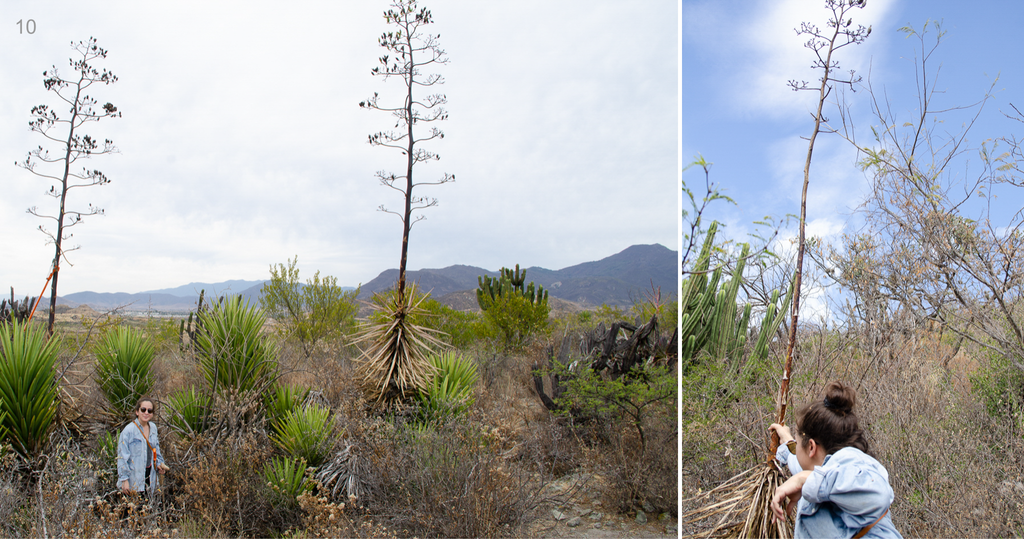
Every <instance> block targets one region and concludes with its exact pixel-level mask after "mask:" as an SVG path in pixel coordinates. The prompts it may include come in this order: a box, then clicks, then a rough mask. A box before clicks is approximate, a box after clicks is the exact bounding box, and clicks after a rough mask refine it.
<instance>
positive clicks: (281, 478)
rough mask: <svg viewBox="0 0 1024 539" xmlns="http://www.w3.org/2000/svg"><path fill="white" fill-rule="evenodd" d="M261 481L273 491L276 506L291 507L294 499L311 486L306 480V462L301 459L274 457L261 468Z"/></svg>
mask: <svg viewBox="0 0 1024 539" xmlns="http://www.w3.org/2000/svg"><path fill="white" fill-rule="evenodd" d="M263 480H264V481H266V484H267V486H268V487H269V488H270V490H272V491H274V494H275V496H274V498H275V500H274V501H275V502H276V504H278V505H292V504H294V503H295V498H297V497H298V496H299V494H302V493H303V492H304V491H307V490H311V489H312V487H313V485H312V483H311V482H310V481H309V480H308V479H306V461H305V460H303V459H301V458H291V457H274V458H273V459H271V460H270V462H268V463H267V464H266V465H265V466H264V467H263Z"/></svg>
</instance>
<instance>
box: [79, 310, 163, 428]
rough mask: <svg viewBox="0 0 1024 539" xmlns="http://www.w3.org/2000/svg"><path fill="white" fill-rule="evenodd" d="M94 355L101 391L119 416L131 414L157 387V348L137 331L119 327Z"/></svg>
mask: <svg viewBox="0 0 1024 539" xmlns="http://www.w3.org/2000/svg"><path fill="white" fill-rule="evenodd" d="M94 353H95V354H96V381H97V382H98V383H99V386H100V391H102V392H103V395H104V396H106V397H107V401H109V402H110V406H111V409H112V410H113V412H114V413H115V414H117V415H118V416H119V417H121V416H125V415H129V413H130V412H131V410H132V408H134V407H135V403H136V402H137V401H138V400H139V399H140V398H141V397H142V396H143V395H146V394H148V393H149V390H150V389H152V388H153V375H152V373H151V372H150V367H152V365H153V356H154V355H155V354H156V352H155V350H154V349H153V345H152V344H151V343H150V342H149V340H148V339H146V337H145V336H143V335H142V334H141V333H140V332H138V331H137V330H135V329H132V328H131V327H128V326H118V327H117V328H115V329H113V330H112V331H108V332H107V333H106V334H105V335H104V336H103V337H102V338H101V339H100V342H99V344H98V345H97V346H96V347H95V349H94Z"/></svg>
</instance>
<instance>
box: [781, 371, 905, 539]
mask: <svg viewBox="0 0 1024 539" xmlns="http://www.w3.org/2000/svg"><path fill="white" fill-rule="evenodd" d="M855 400H856V393H855V392H854V391H853V389H852V388H850V387H848V386H845V385H843V384H842V383H840V382H832V383H831V384H829V385H828V387H827V388H826V389H825V398H824V399H822V400H818V401H815V402H812V403H810V404H807V405H805V406H804V407H803V408H801V409H800V410H799V411H798V412H797V417H796V429H795V431H792V432H791V431H790V428H789V427H785V426H782V425H779V424H778V423H773V424H772V425H771V426H770V427H769V430H773V431H775V432H776V433H778V435H779V442H780V445H779V449H778V451H777V452H776V455H775V456H776V459H778V461H779V462H780V464H782V465H784V466H789V469H790V471H791V472H792V473H793V477H790V478H789V479H788V480H787V481H786V482H785V483H783V484H782V485H781V486H780V487H779V488H778V489H777V490H776V491H775V496H774V497H773V498H772V501H771V508H772V512H773V513H775V518H776V519H777V520H781V519H784V518H785V517H786V513H787V512H788V513H790V514H792V513H793V510H794V507H795V509H796V527H795V528H794V530H793V537H794V538H797V539H800V538H806V537H842V538H851V537H852V538H861V537H871V538H902V537H903V536H902V535H900V532H899V531H897V530H896V527H895V526H894V525H893V522H892V518H891V517H890V515H889V506H890V505H891V504H892V501H893V490H892V487H891V486H890V485H889V472H887V471H886V469H885V467H884V466H882V464H881V463H879V462H878V461H877V460H875V458H874V457H872V456H871V455H870V453H869V452H868V442H867V440H866V439H865V437H864V431H863V430H862V429H861V428H860V425H859V424H858V420H857V416H856V415H855V414H854V413H853V405H854V402H855ZM794 434H795V436H794Z"/></svg>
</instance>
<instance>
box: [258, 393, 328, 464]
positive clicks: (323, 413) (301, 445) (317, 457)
mask: <svg viewBox="0 0 1024 539" xmlns="http://www.w3.org/2000/svg"><path fill="white" fill-rule="evenodd" d="M273 430H274V435H273V437H272V438H273V440H274V443H275V444H276V445H277V447H278V449H280V450H281V451H283V452H284V453H285V454H287V455H289V456H292V457H295V458H301V459H303V460H305V461H306V462H307V463H308V464H309V465H310V466H319V465H321V464H323V463H324V461H325V460H327V457H328V456H330V454H331V449H332V447H333V445H334V440H333V438H332V430H333V429H332V428H331V411H330V410H328V409H327V408H324V407H323V406H320V405H319V404H313V405H310V406H307V407H305V408H296V409H294V410H289V411H288V412H286V413H285V414H284V417H282V418H281V420H280V421H278V422H276V423H274V424H273Z"/></svg>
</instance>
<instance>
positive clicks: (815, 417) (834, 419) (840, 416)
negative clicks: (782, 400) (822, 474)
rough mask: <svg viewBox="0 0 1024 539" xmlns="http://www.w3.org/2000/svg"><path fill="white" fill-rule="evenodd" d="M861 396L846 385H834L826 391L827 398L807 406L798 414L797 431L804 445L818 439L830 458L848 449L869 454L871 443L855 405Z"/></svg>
mask: <svg viewBox="0 0 1024 539" xmlns="http://www.w3.org/2000/svg"><path fill="white" fill-rule="evenodd" d="M856 401H857V394H856V393H855V392H854V391H853V388H851V387H849V386H846V385H843V383H842V382H832V383H830V384H829V385H828V387H826V388H825V394H824V398H822V399H821V400H816V401H814V402H811V403H809V404H806V405H804V407H803V408H801V409H800V410H799V411H798V412H797V413H796V428H797V430H798V431H799V432H800V436H801V438H802V439H801V441H800V443H801V444H802V445H803V446H805V447H806V446H807V440H809V439H814V441H815V442H817V443H818V445H820V446H821V448H822V449H824V450H825V454H826V455H831V454H832V453H835V452H836V451H839V450H840V449H842V448H844V447H856V448H857V449H860V450H861V451H863V452H865V453H869V454H870V451H869V450H868V441H867V439H866V438H865V437H864V430H863V429H861V428H860V424H859V422H858V420H857V414H854V413H853V405H854V403H855V402H856Z"/></svg>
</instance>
